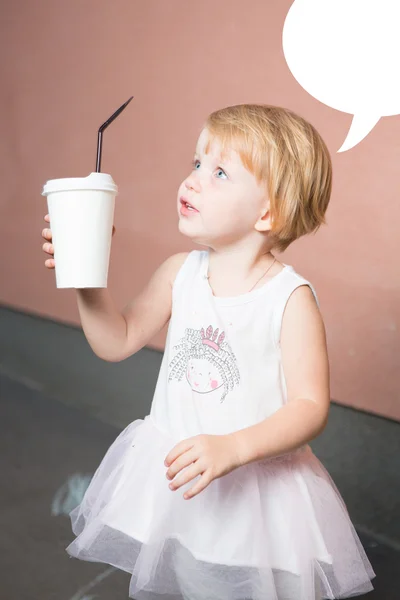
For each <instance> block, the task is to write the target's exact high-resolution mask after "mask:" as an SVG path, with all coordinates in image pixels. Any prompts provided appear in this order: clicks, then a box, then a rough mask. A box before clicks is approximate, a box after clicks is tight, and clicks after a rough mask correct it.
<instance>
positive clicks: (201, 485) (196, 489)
mask: <svg viewBox="0 0 400 600" xmlns="http://www.w3.org/2000/svg"><path fill="white" fill-rule="evenodd" d="M210 482H211V479H210V477H207V475H206V474H205V473H203V475H202V476H201V477H200V479H199V480H198V481H197V482H196V483H195V485H194V486H193V487H191V488H190V490H188V491H187V492H185V493H184V494H183V497H184V499H185V500H189V498H193V497H194V496H197V494H200V492H202V491H203V490H204V489H205V488H206V487H207V486H208V485H209V483H210Z"/></svg>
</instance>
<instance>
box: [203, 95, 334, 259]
mask: <svg viewBox="0 0 400 600" xmlns="http://www.w3.org/2000/svg"><path fill="white" fill-rule="evenodd" d="M205 127H206V128H207V130H208V131H209V133H210V139H209V143H208V147H207V148H206V152H208V150H209V145H210V143H211V141H212V140H213V139H214V138H217V139H218V141H219V142H220V143H221V145H222V149H223V151H227V150H230V149H233V150H236V151H237V152H238V153H239V156H240V157H241V160H242V162H243V165H244V166H245V167H246V169H248V170H249V171H250V172H251V173H252V174H253V175H254V176H255V177H256V179H257V181H258V183H263V182H264V183H265V184H266V187H267V192H268V197H269V200H270V210H271V217H272V230H271V234H272V236H273V242H274V247H275V248H276V249H277V250H278V251H280V252H283V251H284V250H285V249H286V248H287V247H288V246H289V245H290V244H291V243H292V242H294V240H296V239H298V238H299V237H301V236H302V235H306V234H309V233H312V232H315V231H317V230H318V229H319V227H320V226H321V224H322V223H325V212H326V209H327V207H328V203H329V199H330V195H331V189H332V163H331V158H330V155H329V151H328V149H327V147H326V145H325V143H324V141H323V139H322V138H321V136H320V135H319V133H318V132H317V131H316V130H315V128H314V127H313V126H312V125H311V124H310V123H308V122H307V121H306V120H305V119H303V118H302V117H299V116H298V115H296V114H295V113H293V112H291V111H290V110H287V109H285V108H280V107H278V106H269V105H259V104H239V105H237V106H228V107H227V108H222V109H221V110H217V111H215V112H213V113H212V114H211V115H210V116H209V117H208V119H207V121H206V123H205Z"/></svg>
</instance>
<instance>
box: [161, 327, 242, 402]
mask: <svg viewBox="0 0 400 600" xmlns="http://www.w3.org/2000/svg"><path fill="white" fill-rule="evenodd" d="M218 334H219V329H218V328H217V329H215V331H214V330H213V328H212V326H211V325H210V326H209V327H208V328H207V331H206V332H204V329H203V328H201V330H200V331H199V330H197V329H186V331H185V336H184V337H183V338H182V339H181V341H180V343H179V344H178V345H177V346H174V348H173V349H174V350H175V351H176V352H177V354H176V355H175V357H174V358H173V359H172V360H171V362H170V364H169V369H170V373H169V377H168V381H172V379H177V380H178V381H181V380H182V378H183V377H184V376H186V380H187V382H188V383H189V385H190V387H191V388H192V390H193V391H194V392H197V393H198V394H210V393H212V392H215V390H220V393H221V392H222V395H221V398H220V402H223V401H224V399H225V397H226V396H227V394H228V393H229V392H230V391H231V390H233V388H234V387H235V385H238V384H239V382H240V373H239V369H238V367H237V364H236V357H235V355H234V353H233V352H232V349H231V347H230V345H229V344H228V342H227V341H226V340H225V333H224V332H223V331H222V332H221V333H220V334H219V335H218ZM221 388H222V389H221Z"/></svg>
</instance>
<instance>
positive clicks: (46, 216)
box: [44, 214, 50, 223]
mask: <svg viewBox="0 0 400 600" xmlns="http://www.w3.org/2000/svg"><path fill="white" fill-rule="evenodd" d="M44 220H45V221H47V222H48V223H50V215H49V214H47V215H45V217H44Z"/></svg>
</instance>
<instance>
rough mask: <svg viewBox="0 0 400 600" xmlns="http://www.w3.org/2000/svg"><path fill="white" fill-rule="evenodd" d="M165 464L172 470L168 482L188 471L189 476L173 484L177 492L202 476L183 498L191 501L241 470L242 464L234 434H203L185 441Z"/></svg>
mask: <svg viewBox="0 0 400 600" xmlns="http://www.w3.org/2000/svg"><path fill="white" fill-rule="evenodd" d="M164 464H165V466H166V467H169V469H168V471H167V473H166V476H167V479H173V478H174V477H175V476H176V475H177V473H179V472H180V471H181V470H182V469H184V468H185V467H187V469H186V470H185V472H184V473H182V474H181V475H180V476H179V477H177V478H176V479H175V480H174V481H173V482H172V483H171V484H170V488H171V489H173V490H176V489H177V488H179V487H181V486H182V485H184V484H185V483H187V482H188V481H191V480H192V479H194V478H195V477H197V475H201V478H200V479H199V481H197V483H196V484H195V485H194V486H193V487H192V488H191V489H190V490H188V491H187V492H185V494H184V495H183V497H184V498H185V499H187V498H192V497H193V496H196V494H198V493H199V492H201V491H202V490H204V489H205V488H206V487H207V486H208V485H209V484H210V483H211V481H213V480H214V479H218V477H222V475H227V474H228V473H230V472H231V471H233V470H234V469H236V468H237V467H240V466H241V461H240V458H239V455H238V451H237V442H236V439H235V436H234V435H233V434H226V435H207V434H200V435H196V436H194V437H191V438H188V439H186V440H182V441H181V442H179V443H178V444H177V445H176V446H174V448H172V450H171V451H170V452H169V454H168V455H167V457H166V459H165V463H164ZM189 465H190V466H189Z"/></svg>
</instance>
